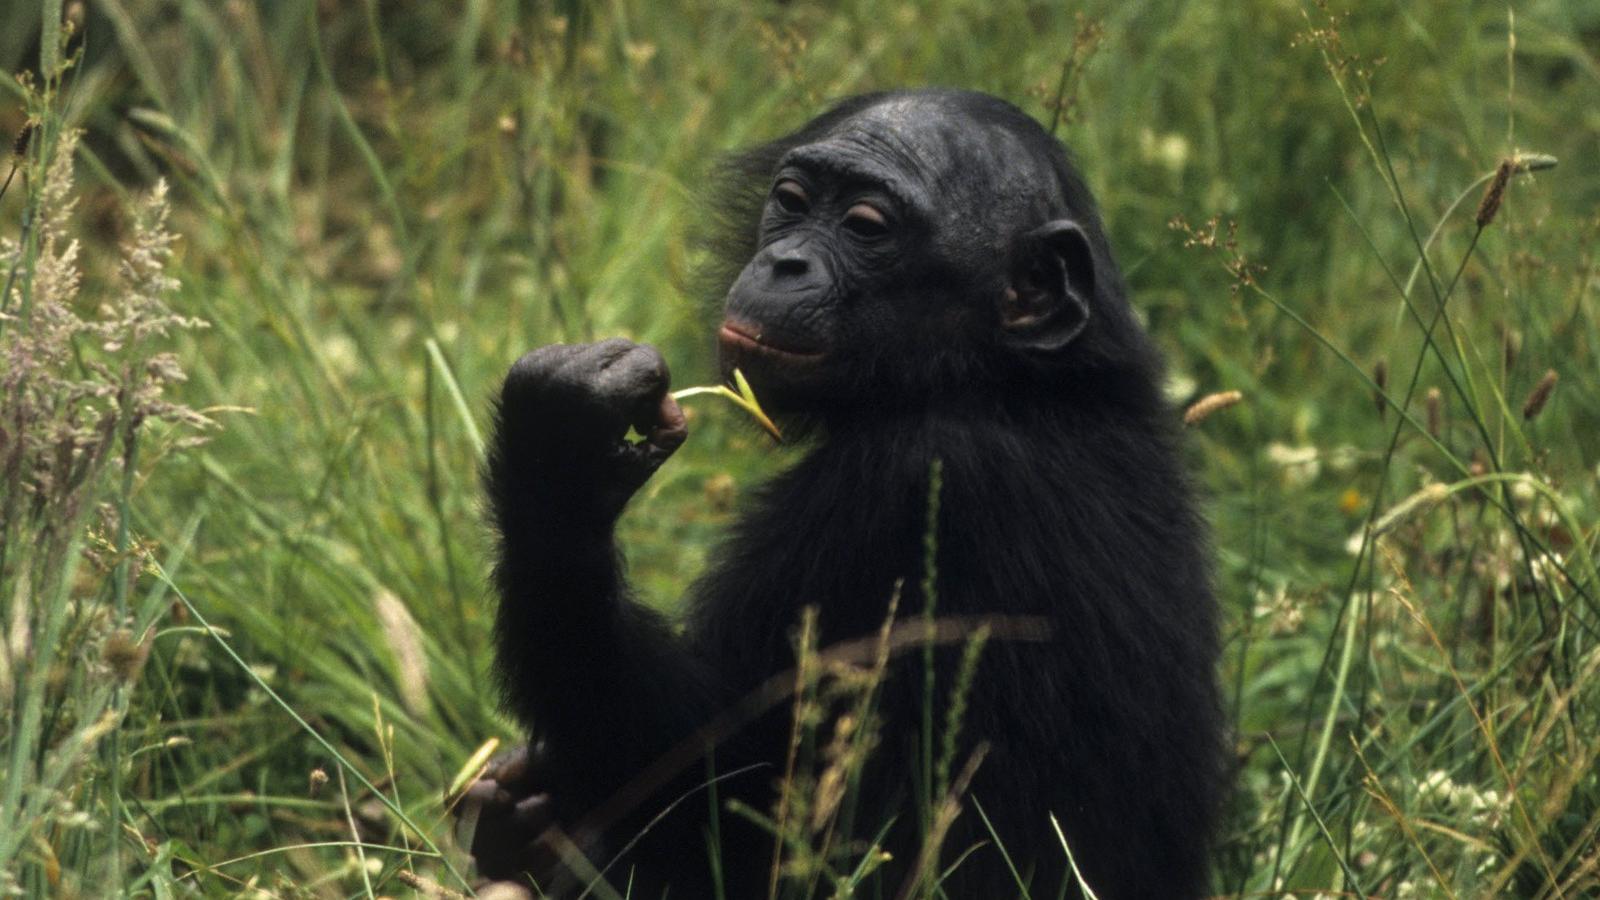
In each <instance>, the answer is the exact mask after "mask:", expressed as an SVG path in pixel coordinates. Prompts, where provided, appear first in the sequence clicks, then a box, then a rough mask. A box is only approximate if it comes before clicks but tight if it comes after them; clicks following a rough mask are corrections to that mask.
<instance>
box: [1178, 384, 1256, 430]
mask: <svg viewBox="0 0 1600 900" xmlns="http://www.w3.org/2000/svg"><path fill="white" fill-rule="evenodd" d="M1243 399H1244V393H1243V392H1242V391H1218V392H1217V393H1214V394H1207V395H1205V396H1204V397H1201V398H1200V399H1199V400H1196V401H1195V402H1194V403H1193V404H1191V405H1190V407H1189V408H1188V409H1186V410H1184V411H1183V424H1185V425H1188V426H1190V427H1193V426H1195V425H1199V424H1200V423H1201V422H1204V421H1205V420H1206V419H1208V418H1210V417H1211V415H1212V414H1213V413H1218V412H1221V411H1222V410H1225V409H1227V408H1228V407H1230V406H1233V405H1234V404H1236V403H1238V402H1239V401H1241V400H1243Z"/></svg>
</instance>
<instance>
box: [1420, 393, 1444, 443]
mask: <svg viewBox="0 0 1600 900" xmlns="http://www.w3.org/2000/svg"><path fill="white" fill-rule="evenodd" d="M1422 405H1423V408H1424V409H1426V410H1427V422H1428V433H1429V434H1431V435H1433V436H1434V437H1435V438H1437V437H1439V435H1440V434H1441V433H1442V432H1443V431H1444V394H1442V393H1440V392H1439V389H1438V388H1436V387H1431V388H1428V393H1426V394H1424V395H1423V397H1422Z"/></svg>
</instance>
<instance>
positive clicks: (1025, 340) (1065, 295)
mask: <svg viewBox="0 0 1600 900" xmlns="http://www.w3.org/2000/svg"><path fill="white" fill-rule="evenodd" d="M1093 296H1094V252H1093V250H1091V249H1090V246H1089V236H1088V235H1086V234H1084V231H1083V229H1082V228H1081V227H1079V225H1078V223H1076V222H1074V221H1072V220H1070V219H1056V220H1055V221H1052V222H1046V223H1045V224H1043V225H1041V226H1039V227H1038V228H1035V229H1034V230H1032V231H1030V232H1028V233H1027V234H1024V235H1022V236H1021V237H1020V238H1018V239H1017V243H1016V246H1015V247H1013V248H1012V253H1011V278H1010V283H1009V284H1008V285H1007V286H1006V292H1005V295H1004V296H1003V297H1002V298H1001V300H1000V330H1001V331H1002V332H1003V334H1004V336H1005V340H1006V342H1007V343H1010V344H1013V345H1015V346H1019V347H1024V348H1027V349H1030V350H1039V351H1046V352H1048V351H1053V350H1060V349H1061V348H1062V347H1065V346H1067V345H1068V344H1070V343H1072V340H1073V339H1074V338H1076V337H1077V336H1078V335H1079V334H1081V333H1082V332H1083V328H1084V326H1085V325H1087V324H1089V298H1090V297H1093Z"/></svg>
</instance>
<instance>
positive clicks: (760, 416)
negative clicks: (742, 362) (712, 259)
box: [672, 326, 783, 442]
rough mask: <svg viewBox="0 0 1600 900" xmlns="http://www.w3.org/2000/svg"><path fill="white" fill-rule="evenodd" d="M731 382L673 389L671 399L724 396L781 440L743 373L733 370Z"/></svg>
mask: <svg viewBox="0 0 1600 900" xmlns="http://www.w3.org/2000/svg"><path fill="white" fill-rule="evenodd" d="M723 330H724V331H726V330H727V326H723ZM733 384H734V387H731V388H730V387H728V386H727V385H725V384H717V385H700V386H697V387H688V388H684V389H683V390H681V391H673V392H672V399H673V400H683V399H685V398H687V397H697V396H700V395H701V394H715V395H717V396H720V397H726V398H728V399H729V400H732V401H733V402H734V403H735V404H736V405H737V406H738V407H739V408H740V409H743V410H744V411H745V412H747V413H749V414H750V415H751V416H753V417H754V418H755V420H756V421H757V422H759V423H761V427H762V428H765V429H766V430H767V433H768V434H770V435H772V439H773V440H775V441H780V442H781V441H782V440H783V432H781V431H779V430H778V426H777V425H776V424H774V423H773V421H772V419H771V418H770V417H769V416H768V415H767V414H766V412H765V411H764V410H762V409H761V404H760V403H758V402H756V392H755V391H753V390H751V389H750V382H749V381H746V380H745V377H744V373H743V372H741V371H739V370H738V369H734V370H733ZM735 388H737V390H735Z"/></svg>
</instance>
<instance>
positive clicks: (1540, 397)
mask: <svg viewBox="0 0 1600 900" xmlns="http://www.w3.org/2000/svg"><path fill="white" fill-rule="evenodd" d="M1560 380H1561V376H1560V375H1557V374H1556V370H1555V369H1548V370H1546V371H1545V373H1544V377H1543V378H1540V379H1539V383H1538V384H1536V385H1534V386H1533V390H1532V391H1530V392H1529V393H1528V400H1527V402H1525V403H1523V404H1522V419H1523V421H1525V422H1526V421H1531V420H1532V419H1533V417H1534V416H1537V415H1538V414H1539V412H1540V411H1541V410H1543V409H1544V405H1545V403H1547V402H1549V400H1550V393H1551V392H1552V391H1554V390H1555V389H1556V382H1558V381H1560Z"/></svg>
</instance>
